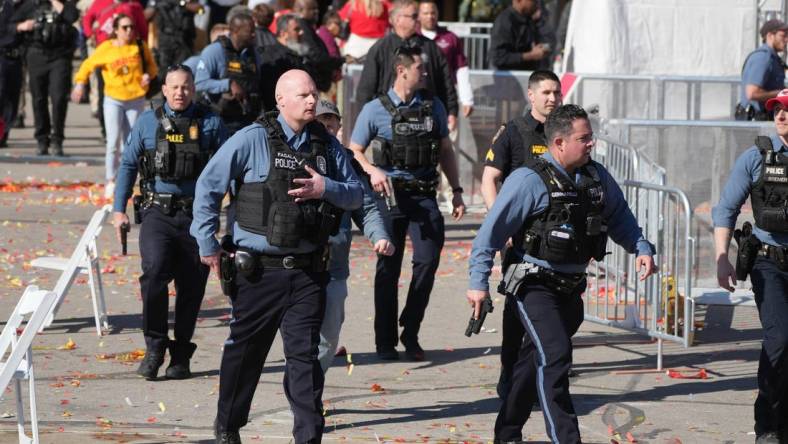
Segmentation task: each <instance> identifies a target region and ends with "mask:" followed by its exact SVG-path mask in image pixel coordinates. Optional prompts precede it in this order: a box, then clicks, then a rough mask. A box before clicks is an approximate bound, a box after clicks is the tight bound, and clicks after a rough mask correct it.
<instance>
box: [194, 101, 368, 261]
mask: <svg viewBox="0 0 788 444" xmlns="http://www.w3.org/2000/svg"><path fill="white" fill-rule="evenodd" d="M277 120H278V121H279V123H280V124H281V125H282V129H283V130H284V133H285V137H286V138H287V144H288V145H289V146H290V148H292V149H294V150H296V151H302V150H309V149H311V146H310V143H309V133H308V131H307V130H306V129H305V130H303V131H301V133H298V134H296V133H295V132H294V131H293V130H292V129H291V128H290V127H289V126H287V123H285V120H284V118H283V117H282V115H281V114H280V115H279V117H277ZM328 155H329V156H330V160H333V161H334V163H335V164H336V171H337V175H338V178H337V180H332V179H330V178H328V177H326V178H325V184H326V189H325V192H324V193H323V199H324V200H326V201H328V202H330V203H331V204H333V205H335V206H337V207H339V208H342V209H343V210H354V209H356V208H358V207H359V206H361V194H362V191H361V183H360V182H359V180H358V177H356V173H355V172H354V171H353V167H352V166H351V165H350V162H349V161H348V159H347V157H346V156H345V148H343V147H342V145H340V143H339V142H338V141H337V140H336V139H335V138H333V137H331V141H330V145H329V152H328ZM327 160H329V159H327ZM269 166H270V159H269V152H268V135H267V133H266V130H265V128H263V126H262V125H260V124H259V123H253V124H251V125H249V126H247V127H245V128H243V129H241V130H240V131H238V132H236V133H235V134H234V135H233V136H232V137H230V139H228V140H227V142H226V143H225V144H224V145H222V148H221V149H220V150H219V151H218V152H217V153H216V154H215V155H214V156H213V157H212V158H211V160H210V162H208V165H206V166H205V169H203V172H202V174H200V178H199V179H197V191H196V192H195V196H194V206H193V212H194V220H193V221H192V226H191V229H190V232H191V235H192V236H193V237H194V238H195V239H196V240H197V245H198V246H199V247H200V256H210V255H212V254H214V253H216V252H217V251H218V250H219V242H218V241H217V240H216V237H215V235H216V231H217V230H218V228H219V210H220V207H221V203H222V199H223V198H224V195H225V194H226V193H227V190H228V189H229V187H230V185H231V183H232V182H233V181H234V180H235V179H236V178H243V182H244V183H255V182H263V181H264V180H265V179H266V178H267V177H268V169H269ZM233 241H234V242H235V245H237V246H239V247H243V248H246V249H249V250H252V251H257V252H260V253H266V254H277V255H278V254H293V253H309V252H312V251H314V250H315V248H316V247H315V245H313V244H311V243H310V242H307V241H306V240H301V242H300V244H299V245H298V247H297V248H280V247H274V246H272V245H270V244H269V243H268V241H267V239H266V238H265V236H261V235H259V234H255V233H251V232H249V231H246V230H244V229H243V228H241V227H240V226H239V225H238V223H237V222H234V223H233Z"/></svg>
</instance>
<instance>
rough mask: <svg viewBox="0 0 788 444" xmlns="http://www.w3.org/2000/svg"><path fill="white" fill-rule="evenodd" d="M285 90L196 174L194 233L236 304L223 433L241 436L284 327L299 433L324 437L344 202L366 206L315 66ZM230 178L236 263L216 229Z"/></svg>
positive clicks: (287, 79)
mask: <svg viewBox="0 0 788 444" xmlns="http://www.w3.org/2000/svg"><path fill="white" fill-rule="evenodd" d="M276 99H277V107H278V108H279V112H278V113H277V112H272V113H266V114H264V115H262V116H261V117H260V119H258V120H257V122H255V123H254V124H252V125H250V126H248V127H246V128H243V129H242V130H240V131H238V132H237V133H235V135H234V136H232V137H231V138H230V139H229V140H228V141H227V143H225V144H224V146H223V147H222V149H220V150H219V152H218V153H217V154H216V155H215V156H214V157H213V158H212V159H211V161H210V162H209V163H208V165H207V166H206V167H205V170H204V171H203V173H202V175H201V176H200V179H199V180H198V182H197V192H196V195H195V202H194V222H193V223H192V228H191V233H192V235H193V236H194V237H195V239H197V243H198V244H199V246H200V256H202V261H203V263H205V264H208V265H210V266H211V267H212V268H214V269H217V270H218V269H221V275H222V280H223V282H224V284H223V286H224V288H225V289H226V290H227V292H228V293H229V295H230V299H231V301H232V307H233V309H232V320H231V321H230V336H229V338H228V339H227V341H226V342H225V344H224V352H223V354H222V363H221V370H220V374H219V403H218V412H217V415H216V422H215V435H216V442H217V443H239V442H241V441H240V435H239V432H238V431H239V429H240V428H241V427H243V426H244V425H245V424H246V423H247V421H248V416H249V408H250V407H251V404H252V397H253V396H254V392H255V389H256V388H257V383H258V381H259V379H260V373H261V372H262V369H263V364H264V362H265V358H266V356H267V355H268V351H269V350H270V348H271V343H272V342H273V340H274V337H275V336H276V332H277V330H279V331H280V332H281V335H282V341H283V343H284V353H285V358H286V361H287V362H286V364H285V377H284V389H285V390H284V391H285V396H287V399H288V401H289V402H290V408H291V409H292V411H293V416H294V425H293V435H294V437H295V442H296V443H317V442H320V440H321V437H322V433H323V425H324V420H323V405H322V399H321V398H322V394H323V372H322V371H321V369H320V363H319V362H318V360H317V353H318V343H319V341H320V324H321V321H322V319H323V311H324V303H325V289H326V283H327V282H328V273H327V272H326V265H327V258H326V254H325V253H326V252H327V245H328V238H329V236H330V235H332V234H336V233H337V229H338V228H339V220H340V217H341V214H340V213H341V210H353V209H356V208H358V207H359V206H360V205H361V195H362V190H361V184H360V183H359V180H358V178H357V177H356V175H355V173H354V172H353V169H352V167H351V166H350V162H349V159H348V158H347V156H346V155H345V153H344V148H343V147H342V146H341V145H340V144H339V142H338V141H337V140H336V138H334V137H333V136H331V135H329V134H328V133H327V132H326V131H325V129H324V128H323V126H322V125H320V124H319V123H317V122H314V120H315V105H316V103H317V88H316V87H315V84H314V81H312V79H311V78H310V77H309V75H308V74H307V73H306V72H304V71H299V70H292V71H289V72H287V73H285V74H284V75H282V77H280V79H279V81H278V82H277V85H276ZM231 186H233V188H234V189H235V195H236V220H235V222H234V229H233V244H234V246H233V247H232V248H234V249H237V250H236V251H235V252H234V256H233V258H232V264H230V263H229V261H228V259H229V257H230V256H229V255H227V254H225V255H224V256H222V254H221V253H222V251H221V249H220V245H219V242H218V241H217V240H216V238H215V235H216V232H217V230H218V225H219V210H220V205H221V202H222V198H223V197H224V195H225V194H226V193H227V191H228V189H229V188H230V187H231ZM220 262H221V264H222V266H221V267H220V266H219V265H220Z"/></svg>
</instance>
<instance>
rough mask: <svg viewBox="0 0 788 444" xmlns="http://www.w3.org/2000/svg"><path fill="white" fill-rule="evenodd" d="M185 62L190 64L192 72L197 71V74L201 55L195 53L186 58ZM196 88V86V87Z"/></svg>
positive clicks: (187, 64)
mask: <svg viewBox="0 0 788 444" xmlns="http://www.w3.org/2000/svg"><path fill="white" fill-rule="evenodd" d="M183 64H184V65H186V66H188V67H189V68H191V70H192V73H195V75H196V73H197V66H198V65H199V64H200V56H199V54H198V55H193V56H191V57H189V58H188V59H186V60H184V61H183ZM195 89H196V87H195Z"/></svg>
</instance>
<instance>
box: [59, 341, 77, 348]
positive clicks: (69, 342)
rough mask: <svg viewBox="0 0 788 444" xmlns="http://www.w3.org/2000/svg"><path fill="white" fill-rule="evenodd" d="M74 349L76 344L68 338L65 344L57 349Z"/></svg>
mask: <svg viewBox="0 0 788 444" xmlns="http://www.w3.org/2000/svg"><path fill="white" fill-rule="evenodd" d="M75 348H77V343H76V342H74V340H73V339H71V338H68V341H67V342H66V343H65V344H63V345H61V346H60V347H58V348H57V349H58V350H74V349H75Z"/></svg>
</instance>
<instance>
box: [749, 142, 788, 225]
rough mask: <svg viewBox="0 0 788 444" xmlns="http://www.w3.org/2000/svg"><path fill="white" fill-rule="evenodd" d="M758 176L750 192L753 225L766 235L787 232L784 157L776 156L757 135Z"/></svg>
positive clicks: (787, 168)
mask: <svg viewBox="0 0 788 444" xmlns="http://www.w3.org/2000/svg"><path fill="white" fill-rule="evenodd" d="M755 145H756V146H757V147H758V150H759V151H760V152H761V156H762V159H763V165H762V166H761V176H760V177H759V178H758V181H757V182H755V184H753V187H752V191H751V192H750V199H751V200H752V212H753V213H754V216H755V225H756V226H757V227H758V228H760V229H762V230H766V231H768V232H770V233H788V156H786V154H785V153H777V152H775V151H774V149H773V147H772V141H771V139H769V138H768V137H765V136H759V137H757V138H756V139H755Z"/></svg>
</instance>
